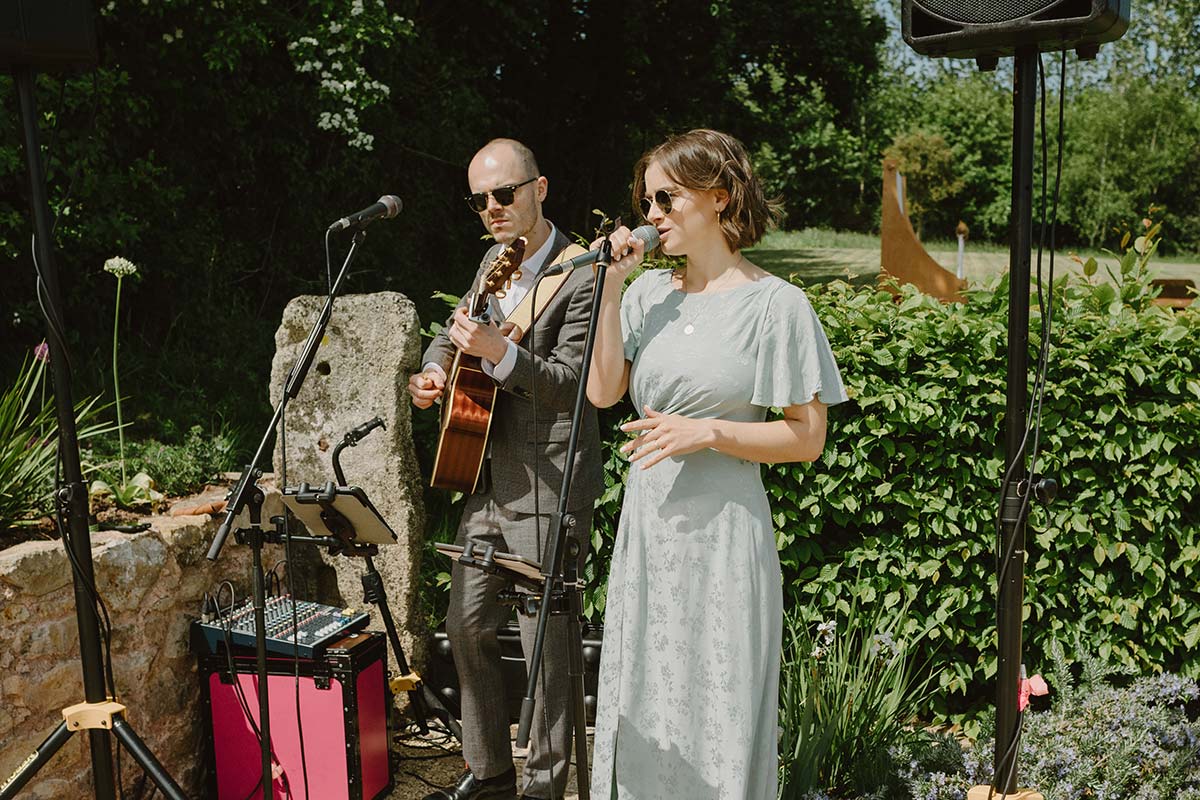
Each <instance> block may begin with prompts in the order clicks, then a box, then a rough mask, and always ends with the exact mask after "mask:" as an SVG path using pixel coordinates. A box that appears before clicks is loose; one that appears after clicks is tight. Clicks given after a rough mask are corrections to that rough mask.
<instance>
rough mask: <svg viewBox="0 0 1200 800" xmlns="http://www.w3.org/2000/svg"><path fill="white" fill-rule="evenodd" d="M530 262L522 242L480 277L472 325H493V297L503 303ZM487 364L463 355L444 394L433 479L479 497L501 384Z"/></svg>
mask: <svg viewBox="0 0 1200 800" xmlns="http://www.w3.org/2000/svg"><path fill="white" fill-rule="evenodd" d="M524 257H525V239H524V238H523V237H522V238H520V239H517V240H516V241H515V242H513V243H512V244H511V245H509V246H508V247H506V248H505V249H504V250H502V251H501V252H500V254H499V255H497V256H496V257H495V258H494V259H493V260H492V263H491V264H489V265H488V268H487V269H486V270H484V271H483V273H482V274H481V275H480V276H479V285H478V286H476V287H475V291H474V293H473V294H472V295H471V297H470V299H469V300H468V302H467V311H468V313H469V314H470V316H471V319H473V320H475V321H476V322H483V323H487V322H488V321H489V314H488V301H489V299H490V298H491V296H492V295H496V296H498V297H503V296H504V294H503V292H504V290H505V289H506V288H507V287H508V285H509V283H510V281H512V280H518V279H520V273H519V272H518V270H519V268H520V266H521V260H522V259H523V258H524ZM481 362H482V359H480V358H479V357H478V356H471V355H467V354H466V353H464V352H462V351H461V350H460V351H458V352H457V353H455V355H454V363H453V364H452V365H451V367H450V374H449V375H448V377H447V380H446V391H445V393H444V394H443V397H444V398H445V400H444V401H443V404H442V428H441V432H440V433H439V434H438V448H437V457H436V458H435V460H434V462H433V477H432V478H431V479H430V481H429V482H430V485H432V486H434V487H436V488H439V489H453V490H455V491H459V492H473V491H475V485H476V484H477V483H478V482H479V471H480V468H481V467H482V466H483V457H484V454H485V453H486V451H487V437H488V432H489V431H490V430H491V426H492V408H493V407H494V406H495V404H496V383H495V381H493V380H492V379H491V377H489V376H488V374H487V373H486V372H484V371H483V364H482V363H481Z"/></svg>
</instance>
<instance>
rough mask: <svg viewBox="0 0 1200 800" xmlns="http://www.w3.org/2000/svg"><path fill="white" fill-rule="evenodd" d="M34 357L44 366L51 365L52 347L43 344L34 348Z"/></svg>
mask: <svg viewBox="0 0 1200 800" xmlns="http://www.w3.org/2000/svg"><path fill="white" fill-rule="evenodd" d="M33 357H34V358H36V359H37V360H38V361H41V362H42V363H43V364H49V363H50V345H48V344H46V343H45V342H42V343H41V344H39V345H38V346H37V347H35V348H33Z"/></svg>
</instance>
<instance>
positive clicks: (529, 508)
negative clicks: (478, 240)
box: [421, 229, 604, 514]
mask: <svg viewBox="0 0 1200 800" xmlns="http://www.w3.org/2000/svg"><path fill="white" fill-rule="evenodd" d="M569 243H570V240H569V239H568V238H567V236H566V235H565V234H564V233H562V232H561V231H557V229H556V236H555V239H554V244H553V246H552V248H551V256H550V260H551V261H552V260H553V259H554V258H555V257H556V256H557V255H558V253H560V252H561V251H562V250H563V249H564V248H565V247H566V246H567V245H568V244H569ZM499 251H500V245H495V246H493V247H492V248H491V249H490V250H488V251H487V253H486V254H485V255H484V258H483V261H482V262H480V265H479V270H478V271H477V272H476V273H475V279H474V281H472V285H473V286H474V285H478V283H479V277H480V273H481V272H482V270H483V269H484V268H485V267H486V266H487V265H489V264H490V263H491V261H492V259H493V258H495V256H496V254H497V253H498V252H499ZM592 288H593V278H592V270H590V269H588V268H586V267H582V268H579V269H576V270H575V271H574V272H573V273H571V275H570V276H569V277H568V278H567V280H566V282H565V283H564V284H563V286H562V287H561V288H560V289H559V290H558V293H557V294H555V296H554V299H553V300H551V301H550V304H549V305H548V306H547V307H546V310H545V311H544V312H542V315H541V316H540V317H538V319H537V321H536V323H535V326H534V333H536V341H535V342H534V345H533V346H534V349H533V351H530V339H531V336H530V334H529V332H526V334H525V338H524V339H523V340H522V341H521V343H520V345H519V347H518V352H517V363H516V365H515V366H514V367H513V370H512V372H511V373H510V374H509V376H508V377H507V378H506V379H505V380H504V381H503V382H499V383H498V385H499V388H500V389H501V390H502V391H500V392H499V393H498V394H497V396H496V406H495V408H494V409H493V414H492V428H491V435H490V437H489V440H490V448H491V465H490V466H491V475H492V486H491V492H492V496H493V498H494V499H495V501H496V502H497V503H498V504H499V505H501V506H504V507H506V508H508V509H510V510H512V511H516V512H518V513H522V514H532V513H533V511H534V466H535V464H536V466H537V473H538V475H537V483H538V486H539V491H538V495H537V497H538V503H539V506H540V507H539V509H538V510H539V511H540V512H541V513H543V514H546V513H549V512H552V511H555V510H557V508H558V493H559V490H560V489H561V488H562V479H563V470H564V469H565V467H566V457H567V441H568V439H569V437H570V432H571V412H572V411H573V410H574V407H575V397H576V393H577V392H578V389H579V374H580V368H581V362H582V360H583V346H584V340H585V338H586V336H587V325H588V317H589V316H590V315H591V308H592ZM459 305H460V307H461V306H465V305H466V297H465V296H464V300H463V302H461V303H460V304H459ZM451 319H453V315H451ZM449 326H450V323H449V321H447V323H446V328H447V329H449ZM454 352H455V348H454V344H453V343H452V342H451V341H450V338H449V337H448V336H447V335H446V332H445V331H442V332H441V333H439V334H438V335H437V336H436V337H434V340H433V342H432V343H431V344H430V345H429V347H428V348H427V349H426V350H425V354H424V356H423V357H422V359H421V363H422V364H428V363H430V362H433V363H435V364H440V365H441V366H442V368H443V369H445V370H446V372H447V373H449V371H450V365H451V362H453V360H454ZM535 389H536V396H537V397H536V399H537V414H536V417H535V415H534V408H533V402H532V400H533V395H534V390H535ZM485 468H486V467H485ZM603 488H604V481H603V475H602V467H601V451H600V427H599V425H598V423H597V422H596V409H595V408H594V407H593V406H592V404H591V403H588V402H586V401H585V403H584V413H583V420H582V423H581V428H580V431H579V440H578V444H577V449H576V458H575V464H574V470H573V473H572V476H571V497H570V501H569V503H568V505H567V507H568V509H570V510H572V511H578V510H579V509H583V508H590V507H591V506H592V504H593V503H594V502H595V501H596V498H597V497H599V496H600V493H601V491H602V490H603Z"/></svg>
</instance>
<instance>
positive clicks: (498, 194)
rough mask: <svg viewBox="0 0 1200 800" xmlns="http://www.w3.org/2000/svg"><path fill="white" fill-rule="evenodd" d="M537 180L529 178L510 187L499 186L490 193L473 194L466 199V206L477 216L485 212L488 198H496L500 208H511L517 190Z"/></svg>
mask: <svg viewBox="0 0 1200 800" xmlns="http://www.w3.org/2000/svg"><path fill="white" fill-rule="evenodd" d="M536 180H537V176H534V177H532V178H530V179H529V180H527V181H521V182H520V183H514V184H513V185H512V186H501V187H500V188H498V189H492V190H491V191H490V192H475V193H474V194H472V195H470V196H469V197H468V198H467V205H469V206H470V207H471V210H472V211H474V212H475V213H477V214H482V213H483V212H484V211H487V207H488V196H489V195H491V196H492V197H494V198H496V202H497V203H499V204H500V205H502V206H511V205H512V203H513V200H516V199H517V189H520V188H521V187H522V186H524V185H525V184H527V183H533V182H534V181H536Z"/></svg>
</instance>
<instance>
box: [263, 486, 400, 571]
mask: <svg viewBox="0 0 1200 800" xmlns="http://www.w3.org/2000/svg"><path fill="white" fill-rule="evenodd" d="M283 504H284V505H285V506H287V508H288V510H290V511H291V512H292V515H293V516H295V517H296V519H298V520H300V521H301V522H303V523H304V527H305V528H307V529H308V532H309V533H310V534H312V536H311V537H305V536H290V537H289V538H291V540H292V541H294V542H297V541H309V539H310V538H312V539H314V541H313V542H312V543H313V544H319V545H322V546H325V547H330V548H331V549H334V548H335V547H337V545H338V544H340V547H338V548H337V549H347V550H350V549H355V548H361V547H364V546H366V545H381V544H395V543H396V542H397V541H399V539H398V537H397V536H396V532H395V531H393V530H392V529H391V528H390V527H388V524H387V522H385V521H384V519H383V517H381V516H380V515H379V512H378V511H377V510H376V509H375V506H373V505H372V504H371V501H370V499H368V498H367V493H366V492H364V491H363V490H362V489H360V488H359V487H357V486H334V485H333V483H332V482H330V483H326V484H325V485H324V486H322V487H320V488H318V489H313V488H310V487H309V485H308V484H307V483H301V484H300V485H299V486H298V487H293V488H290V489H289V488H284V490H283ZM331 537H332V538H333V539H336V540H337V541H336V543H335V542H331V541H330V538H331ZM372 555H374V553H372Z"/></svg>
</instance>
